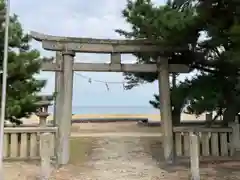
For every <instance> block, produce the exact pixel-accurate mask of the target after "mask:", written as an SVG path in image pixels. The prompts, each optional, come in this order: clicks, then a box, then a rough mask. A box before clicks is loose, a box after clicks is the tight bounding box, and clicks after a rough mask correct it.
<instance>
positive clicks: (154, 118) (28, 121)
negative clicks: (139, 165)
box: [22, 113, 205, 124]
mask: <svg viewBox="0 0 240 180" xmlns="http://www.w3.org/2000/svg"><path fill="white" fill-rule="evenodd" d="M97 118H100V119H104V118H106V119H107V118H110V119H113V118H146V119H149V121H161V117H160V113H159V114H74V115H73V116H72V119H74V120H77V119H97ZM181 119H182V120H183V121H192V120H196V121H197V120H205V114H202V115H201V116H199V117H196V116H195V115H189V114H185V113H182V115H181ZM22 120H23V122H24V124H35V123H38V122H39V120H38V117H37V116H36V115H32V116H31V117H30V118H23V119H22ZM47 120H48V121H51V120H53V115H49V117H48V118H47Z"/></svg>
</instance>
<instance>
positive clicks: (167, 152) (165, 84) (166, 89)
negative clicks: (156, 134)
mask: <svg viewBox="0 0 240 180" xmlns="http://www.w3.org/2000/svg"><path fill="white" fill-rule="evenodd" d="M158 73H159V74H158V84H159V103H160V115H161V125H162V129H163V148H164V158H165V160H166V162H167V163H173V161H174V142H173V127H172V106H171V100H170V83H169V67H168V60H167V59H166V58H161V59H159V61H158Z"/></svg>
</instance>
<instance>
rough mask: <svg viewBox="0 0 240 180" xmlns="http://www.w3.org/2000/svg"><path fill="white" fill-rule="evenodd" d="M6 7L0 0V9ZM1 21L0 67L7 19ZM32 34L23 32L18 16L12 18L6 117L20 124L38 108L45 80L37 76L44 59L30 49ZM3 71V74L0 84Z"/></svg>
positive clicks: (0, 67)
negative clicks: (39, 94) (36, 77)
mask: <svg viewBox="0 0 240 180" xmlns="http://www.w3.org/2000/svg"><path fill="white" fill-rule="evenodd" d="M3 8H4V4H3V1H1V2H0V10H1V9H3ZM0 24H1V25H2V26H1V29H0V59H1V61H0V69H2V63H3V47H4V26H3V24H4V22H3V21H1V22H0ZM30 40H31V39H30V37H29V36H28V35H27V34H24V32H23V29H22V26H21V24H20V22H19V21H18V18H17V16H16V15H14V16H12V17H11V18H10V26H9V53H8V77H7V83H8V86H7V104H6V119H7V120H9V121H10V122H12V123H16V124H20V123H21V121H20V118H22V117H28V116H29V115H31V113H32V112H34V111H36V108H37V107H36V105H34V104H35V103H36V102H37V99H36V98H37V97H36V95H37V93H38V92H40V90H41V89H42V87H43V86H44V85H45V81H42V80H37V79H35V78H34V75H35V74H36V73H39V71H40V65H41V59H40V53H39V52H38V51H37V50H34V49H30V46H29V42H30ZM1 81H2V74H1V75H0V83H1Z"/></svg>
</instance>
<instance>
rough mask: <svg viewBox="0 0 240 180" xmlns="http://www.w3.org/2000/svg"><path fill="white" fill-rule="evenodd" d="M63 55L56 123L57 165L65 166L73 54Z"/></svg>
mask: <svg viewBox="0 0 240 180" xmlns="http://www.w3.org/2000/svg"><path fill="white" fill-rule="evenodd" d="M62 55H63V90H64V95H63V96H62V94H61V97H62V99H61V102H62V104H61V106H62V108H61V110H62V112H61V117H60V119H59V121H58V120H57V121H58V123H59V124H58V126H59V131H58V136H59V137H58V138H59V146H58V149H57V151H58V165H64V164H67V163H68V161H69V156H70V155H69V148H70V147H69V137H70V133H71V121H72V91H73V62H74V56H75V53H74V52H71V51H66V52H62Z"/></svg>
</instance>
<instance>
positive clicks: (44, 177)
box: [40, 133, 52, 180]
mask: <svg viewBox="0 0 240 180" xmlns="http://www.w3.org/2000/svg"><path fill="white" fill-rule="evenodd" d="M50 146H51V134H50V133H43V134H41V135H40V155H41V174H40V176H41V177H40V179H41V180H48V179H49V178H50V175H51V169H52V167H51V149H50V148H49V147H50Z"/></svg>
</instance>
